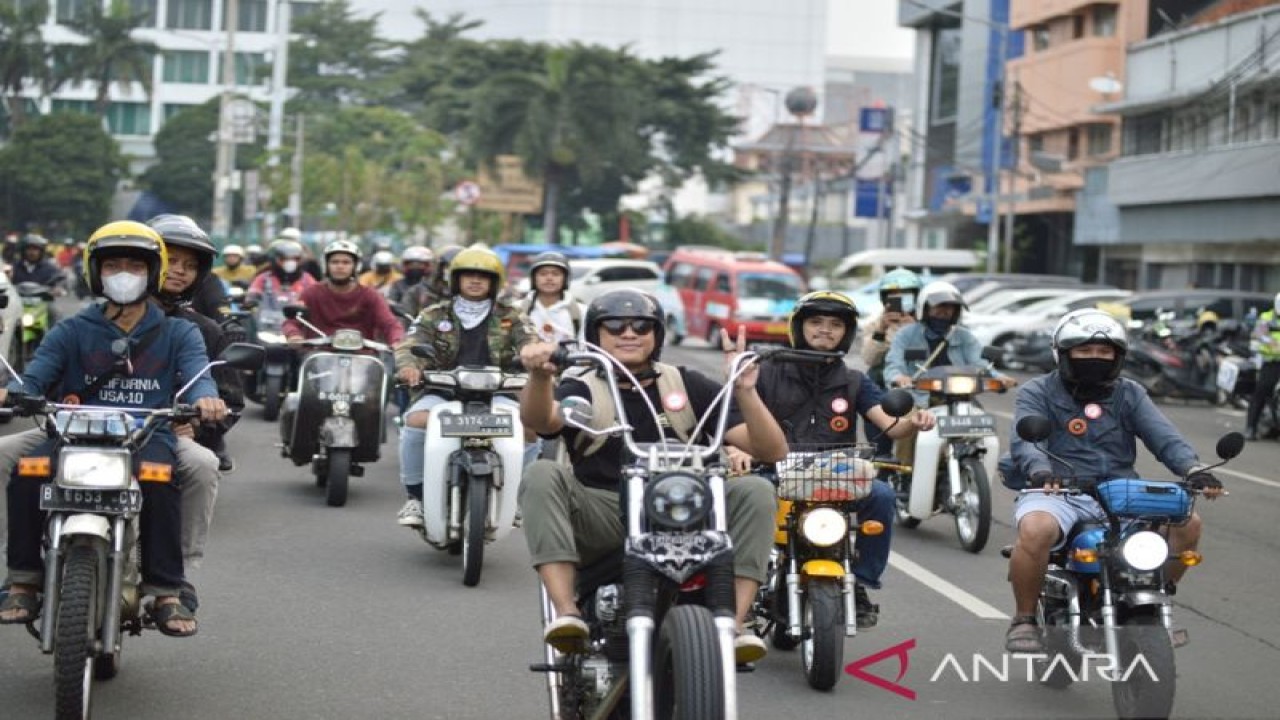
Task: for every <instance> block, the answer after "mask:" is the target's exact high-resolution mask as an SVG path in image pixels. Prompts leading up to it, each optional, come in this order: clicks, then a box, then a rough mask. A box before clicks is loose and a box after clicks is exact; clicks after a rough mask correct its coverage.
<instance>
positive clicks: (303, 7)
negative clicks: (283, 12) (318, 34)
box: [289, 2, 320, 20]
mask: <svg viewBox="0 0 1280 720" xmlns="http://www.w3.org/2000/svg"><path fill="white" fill-rule="evenodd" d="M319 8H320V3H318V2H291V3H289V15H290V17H291V18H292V19H293V20H297V19H298V18H304V17H306V16H308V15H310V14H311V13H313V12H315V11H316V10H318V9H319Z"/></svg>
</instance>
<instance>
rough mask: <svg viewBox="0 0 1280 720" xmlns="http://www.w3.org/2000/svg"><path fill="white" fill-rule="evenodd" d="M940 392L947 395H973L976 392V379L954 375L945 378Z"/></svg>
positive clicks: (969, 376) (970, 376)
mask: <svg viewBox="0 0 1280 720" xmlns="http://www.w3.org/2000/svg"><path fill="white" fill-rule="evenodd" d="M942 391H943V392H944V393H946V394H947V395H973V394H975V393H977V392H978V378H976V377H973V376H972V375H954V376H952V377H949V378H947V381H946V385H945V386H944V387H943V390H942Z"/></svg>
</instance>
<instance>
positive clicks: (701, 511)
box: [644, 473, 711, 530]
mask: <svg viewBox="0 0 1280 720" xmlns="http://www.w3.org/2000/svg"><path fill="white" fill-rule="evenodd" d="M644 508H645V512H646V513H647V514H648V516H649V519H650V520H651V521H653V522H654V523H656V524H658V525H661V526H663V527H668V528H672V529H675V530H683V529H685V528H689V527H693V526H694V525H697V524H698V523H700V522H702V520H703V519H704V518H706V516H707V513H708V512H709V511H710V510H711V490H710V488H708V487H707V484H706V483H705V482H703V481H702V479H701V478H697V477H694V476H692V475H683V474H679V473H673V474H670V475H664V476H661V477H659V478H658V479H657V480H654V481H653V482H651V483H649V487H648V488H646V489H645V492H644Z"/></svg>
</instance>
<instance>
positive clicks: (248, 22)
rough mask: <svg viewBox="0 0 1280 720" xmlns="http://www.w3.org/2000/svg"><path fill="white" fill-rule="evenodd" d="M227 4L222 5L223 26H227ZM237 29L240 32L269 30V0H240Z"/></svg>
mask: <svg viewBox="0 0 1280 720" xmlns="http://www.w3.org/2000/svg"><path fill="white" fill-rule="evenodd" d="M226 14H227V5H226V3H225V2H224V3H223V6H222V16H223V17H222V27H223V28H224V29H225V28H226V27H227V18H226ZM236 30H239V31H240V32H266V31H267V0H240V7H239V9H238V10H237V17H236Z"/></svg>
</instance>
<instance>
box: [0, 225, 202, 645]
mask: <svg viewBox="0 0 1280 720" xmlns="http://www.w3.org/2000/svg"><path fill="white" fill-rule="evenodd" d="M167 266H168V258H167V253H166V251H165V246H164V242H163V241H162V240H161V238H160V236H159V235H158V234H157V233H156V232H155V231H154V230H152V229H151V228H149V227H147V226H145V225H142V224H141V223H135V222H128V221H123V222H113V223H108V224H107V225H104V226H103V227H101V228H99V229H98V231H97V232H95V233H94V234H93V235H92V236H91V237H90V238H89V247H88V251H87V252H86V254H85V260H84V272H85V275H86V277H87V278H88V280H89V284H90V287H91V288H92V290H93V293H94V294H95V295H101V296H105V297H106V298H107V301H106V302H105V303H103V304H101V305H94V306H91V307H88V308H85V309H84V310H82V311H81V312H80V313H78V314H77V315H76V316H75V317H72V318H69V319H68V320H66V321H65V322H64V323H61V324H60V325H58V326H57V327H55V328H54V329H53V330H52V331H51V332H50V333H49V335H48V337H46V338H45V342H44V343H42V344H41V346H40V348H39V350H38V351H37V353H36V356H35V358H34V359H33V360H32V362H31V364H30V365H28V367H27V368H26V371H25V372H24V374H23V375H22V377H21V379H17V378H15V379H14V380H12V381H11V382H10V383H9V386H8V387H7V388H5V389H3V390H0V401H2V400H4V399H5V398H6V397H7V395H8V394H9V393H18V392H20V393H23V394H25V395H27V396H34V397H44V396H45V395H46V394H47V393H49V392H51V391H55V390H56V391H57V392H59V393H60V394H62V395H63V397H64V398H65V399H67V400H68V401H73V400H74V401H77V402H82V403H85V404H89V405H101V406H108V407H145V408H164V407H168V406H169V405H170V404H171V403H172V402H173V396H174V393H175V392H177V390H178V387H179V385H180V383H181V381H182V380H183V379H189V378H197V377H198V376H200V373H201V371H202V370H203V369H204V366H205V364H206V360H207V355H206V352H205V347H204V341H203V340H202V339H201V337H200V333H199V331H198V330H197V329H196V328H195V327H194V326H192V325H191V324H190V323H189V322H185V321H181V320H178V319H175V318H166V317H165V315H164V313H163V311H161V310H160V309H159V308H158V307H155V306H153V305H152V304H151V303H150V302H148V297H149V296H150V295H151V294H154V293H156V292H158V291H159V289H160V287H161V286H162V285H163V283H164V280H165V276H166V274H167V269H168V267H167ZM86 380H87V381H88V382H87V383H86ZM183 400H185V401H189V402H194V404H195V405H196V407H197V408H199V410H200V415H201V419H202V420H204V421H206V422H220V421H221V420H223V419H224V418H225V417H226V405H225V404H224V403H223V401H222V400H221V399H220V398H218V396H217V388H216V386H215V384H214V382H213V380H212V379H210V378H208V377H199V379H197V380H196V381H195V383H194V385H193V386H192V387H191V389H190V390H189V391H188V395H187V396H186V397H184V398H183ZM174 442H175V440H174V435H173V432H172V431H171V430H169V429H168V428H167V427H162V428H160V429H158V430H157V432H156V433H155V435H153V436H152V441H151V442H150V443H148V444H147V445H146V446H144V447H143V448H142V449H141V450H140V452H139V453H138V454H137V456H136V457H135V460H136V461H149V462H155V463H159V464H161V465H168V466H170V467H172V466H173V465H174V464H175V463H176V458H175V456H174ZM52 448H53V441H52V440H46V441H45V442H42V443H41V445H40V447H38V448H36V451H35V452H36V454H40V453H43V454H45V455H47V454H48V453H49V452H50V451H51V450H52ZM42 484H43V483H42V482H38V481H33V480H31V479H29V478H24V477H20V476H18V475H17V474H16V472H15V474H14V475H13V476H12V477H11V479H10V480H9V487H8V497H9V506H8V513H9V546H8V561H9V580H10V583H11V585H10V591H9V596H8V597H7V598H6V599H5V601H4V603H0V624H12V623H27V622H30V621H31V620H32V619H34V617H35V614H36V613H37V612H38V611H39V607H40V605H39V604H38V601H37V598H36V594H37V593H38V592H39V591H40V586H41V585H40V584H41V581H42V577H41V576H42V575H43V571H44V563H43V561H42V559H41V542H40V538H41V535H42V533H43V525H44V523H43V513H41V512H40V486H41V485H42ZM180 493H181V475H177V477H176V481H174V482H143V483H142V494H143V509H142V522H141V524H140V526H139V527H140V533H141V542H142V547H143V552H142V578H143V586H142V591H143V593H145V594H149V595H152V596H154V597H155V602H154V604H152V605H151V606H150V608H149V613H150V614H151V616H152V619H153V620H154V621H155V623H156V627H157V628H158V629H159V630H160V631H161V632H162V633H164V634H166V635H172V636H179V637H186V636H190V635H194V634H195V633H196V629H197V625H196V620H195V615H194V613H193V612H192V611H191V610H189V609H188V608H186V607H185V606H184V605H183V604H182V602H181V601H180V593H181V591H182V589H183V586H184V585H186V578H185V573H184V568H183V557H182V553H181V549H180V548H181V537H180V534H181V516H180V513H181V510H180Z"/></svg>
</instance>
